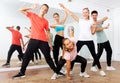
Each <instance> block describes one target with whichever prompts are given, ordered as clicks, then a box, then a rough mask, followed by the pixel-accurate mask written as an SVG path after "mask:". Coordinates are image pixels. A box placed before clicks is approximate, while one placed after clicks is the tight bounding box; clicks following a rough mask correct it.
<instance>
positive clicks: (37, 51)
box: [31, 49, 41, 62]
mask: <svg viewBox="0 0 120 83" xmlns="http://www.w3.org/2000/svg"><path fill="white" fill-rule="evenodd" d="M34 57H35V59H36V60H38V57H39V60H41V54H40V51H39V49H37V50H36V51H35V52H34V53H33V57H32V59H31V60H32V61H33V62H34Z"/></svg>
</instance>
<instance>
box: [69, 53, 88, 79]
mask: <svg viewBox="0 0 120 83" xmlns="http://www.w3.org/2000/svg"><path fill="white" fill-rule="evenodd" d="M72 62H74V63H75V62H77V63H81V72H80V76H82V77H86V78H88V77H90V76H89V75H88V74H87V73H86V72H85V68H86V65H87V60H86V59H85V58H83V57H81V56H79V55H77V56H76V58H75V60H74V61H72ZM72 62H71V63H72Z"/></svg>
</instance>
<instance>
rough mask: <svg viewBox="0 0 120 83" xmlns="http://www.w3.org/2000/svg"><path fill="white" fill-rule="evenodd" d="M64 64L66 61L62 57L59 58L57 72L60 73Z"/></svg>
mask: <svg viewBox="0 0 120 83" xmlns="http://www.w3.org/2000/svg"><path fill="white" fill-rule="evenodd" d="M65 63H66V60H65V59H62V56H61V57H60V59H59V61H58V65H57V72H60V70H61V68H62V67H63V66H64V64H65Z"/></svg>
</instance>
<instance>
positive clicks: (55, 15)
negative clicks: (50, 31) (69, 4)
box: [53, 13, 60, 21]
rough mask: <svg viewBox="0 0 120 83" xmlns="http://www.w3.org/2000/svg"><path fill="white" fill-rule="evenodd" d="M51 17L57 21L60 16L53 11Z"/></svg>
mask: <svg viewBox="0 0 120 83" xmlns="http://www.w3.org/2000/svg"><path fill="white" fill-rule="evenodd" d="M53 18H54V20H55V21H59V19H60V16H59V14H58V13H54V14H53Z"/></svg>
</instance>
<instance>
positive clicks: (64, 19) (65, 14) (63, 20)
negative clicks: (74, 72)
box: [61, 12, 68, 24]
mask: <svg viewBox="0 0 120 83" xmlns="http://www.w3.org/2000/svg"><path fill="white" fill-rule="evenodd" d="M67 16H68V14H67V12H64V18H63V19H62V21H61V23H62V24H64V23H65V21H66V19H67Z"/></svg>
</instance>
